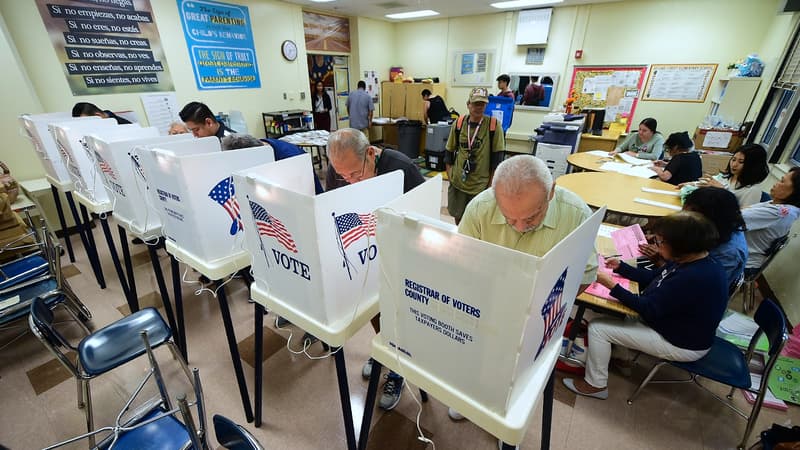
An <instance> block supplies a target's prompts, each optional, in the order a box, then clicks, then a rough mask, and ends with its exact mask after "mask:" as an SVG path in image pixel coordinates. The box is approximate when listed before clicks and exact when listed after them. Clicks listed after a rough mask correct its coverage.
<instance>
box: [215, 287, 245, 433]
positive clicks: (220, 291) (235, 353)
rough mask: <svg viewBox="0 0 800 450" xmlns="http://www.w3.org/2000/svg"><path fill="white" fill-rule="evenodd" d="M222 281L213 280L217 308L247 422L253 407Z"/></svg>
mask: <svg viewBox="0 0 800 450" xmlns="http://www.w3.org/2000/svg"><path fill="white" fill-rule="evenodd" d="M222 283H223V282H222V281H221V280H215V282H214V284H215V285H216V286H217V300H218V301H219V310H220V313H221V314H222V324H223V325H224V326H225V336H226V337H227V338H228V350H230V353H231V362H233V370H234V372H235V374H236V382H237V384H238V385H239V395H241V397H242V406H243V407H244V415H245V418H246V419H247V421H248V422H252V421H253V409H252V407H251V406H250V394H249V393H248V392H247V380H245V378H244V370H242V359H241V357H240V356H239V347H238V346H237V344H236V332H235V331H234V329H233V321H232V320H231V310H230V308H229V307H228V296H227V295H226V294H225V286H223V285H222Z"/></svg>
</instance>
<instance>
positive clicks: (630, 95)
mask: <svg viewBox="0 0 800 450" xmlns="http://www.w3.org/2000/svg"><path fill="white" fill-rule="evenodd" d="M646 71H647V66H575V68H574V69H573V71H572V82H571V83H570V86H569V89H570V91H572V90H574V91H575V102H574V103H573V106H575V107H578V108H581V109H585V108H605V110H606V122H611V121H613V120H615V118H616V117H617V115H618V114H627V115H628V117H633V113H634V112H635V111H636V104H637V103H638V101H639V92H640V91H641V89H642V84H643V83H644V74H645V72H646ZM630 126H631V121H630V120H628V129H626V131H629V130H630Z"/></svg>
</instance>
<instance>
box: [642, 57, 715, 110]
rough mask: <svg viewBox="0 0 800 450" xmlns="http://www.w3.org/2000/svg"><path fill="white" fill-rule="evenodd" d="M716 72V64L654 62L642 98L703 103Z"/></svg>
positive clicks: (645, 99) (646, 99)
mask: <svg viewBox="0 0 800 450" xmlns="http://www.w3.org/2000/svg"><path fill="white" fill-rule="evenodd" d="M716 72H717V65H716V64H653V65H652V67H651V68H650V75H648V77H647V84H646V85H645V88H644V95H642V100H643V101H658V102H693V103H703V102H705V101H706V95H707V94H708V88H709V86H711V80H713V79H714V74H715V73H716Z"/></svg>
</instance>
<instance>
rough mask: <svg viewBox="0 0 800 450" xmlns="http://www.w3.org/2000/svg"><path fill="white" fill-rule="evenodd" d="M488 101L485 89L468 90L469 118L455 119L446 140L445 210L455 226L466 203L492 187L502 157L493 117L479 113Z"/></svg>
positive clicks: (501, 143) (499, 132)
mask: <svg viewBox="0 0 800 450" xmlns="http://www.w3.org/2000/svg"><path fill="white" fill-rule="evenodd" d="M488 102H489V92H488V91H487V90H486V88H474V89H472V92H470V94H469V100H468V101H467V109H468V110H469V115H467V116H461V117H459V118H458V120H457V121H456V123H455V124H454V125H453V127H452V128H450V137H449V138H448V139H447V146H446V150H447V151H446V152H445V157H444V160H445V163H446V165H447V175H448V177H449V180H450V186H449V187H448V189H447V211H448V212H449V213H450V215H451V216H453V218H454V219H455V220H456V225H458V224H459V223H460V222H461V216H463V215H464V209H465V208H466V207H467V203H469V202H470V200H472V199H473V198H474V197H475V196H476V195H478V194H479V193H481V191H483V190H485V189H486V188H488V187H489V186H490V185H491V184H492V174H493V173H494V169H495V168H496V167H497V165H498V164H500V162H501V161H503V158H504V156H505V150H506V140H505V138H504V137H503V130H502V129H500V130H496V128H498V127H497V120H496V119H495V118H494V117H489V116H486V115H484V114H483V112H484V111H485V110H486V104H487V103H488ZM465 122H466V123H465Z"/></svg>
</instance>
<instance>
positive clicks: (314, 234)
mask: <svg viewBox="0 0 800 450" xmlns="http://www.w3.org/2000/svg"><path fill="white" fill-rule="evenodd" d="M310 165H311V158H310V156H309V155H301V156H296V157H292V158H287V159H284V160H281V161H278V162H276V163H274V164H268V165H264V166H260V167H254V168H252V169H248V170H244V171H241V172H239V173H236V174H234V181H235V183H236V188H237V191H238V192H239V193H241V195H242V196H241V197H240V201H241V202H242V217H243V219H244V222H245V224H244V228H245V237H246V241H247V247H248V249H249V250H250V253H251V255H252V257H253V261H252V268H253V274H254V277H255V280H256V281H255V283H256V286H255V287H254V292H255V291H256V290H257V291H259V292H262V291H263V292H265V296H266V297H268V298H269V299H272V300H274V301H276V302H280V303H281V304H283V305H285V306H286V308H290V309H291V311H292V312H293V313H295V314H296V315H298V316H301V317H303V318H304V320H306V321H308V322H312V323H315V324H318V326H320V327H326V328H327V329H328V330H341V329H343V328H345V327H346V325H347V324H348V323H350V322H351V321H352V320H354V317H355V316H356V312H357V311H363V310H364V308H368V307H370V306H371V307H373V309H374V310H375V312H377V308H376V306H377V293H378V277H379V266H378V259H379V256H380V251H379V246H378V245H376V240H375V231H376V222H375V216H374V214H373V211H374V210H375V209H376V208H378V207H380V206H382V205H385V204H386V203H387V202H389V201H391V200H393V199H397V198H400V197H401V196H403V173H402V172H401V171H395V172H392V173H388V174H385V175H381V176H377V177H373V178H370V179H367V180H364V181H360V182H358V183H355V184H352V185H348V186H344V187H341V188H338V189H335V190H332V191H329V192H325V193H323V194H320V195H316V196H315V195H314V180H313V178H312V172H311V170H309V168H310ZM417 189H419V191H417ZM417 189H415V190H412V191H411V192H409V193H408V194H407V195H409V196H411V195H413V196H414V197H415V198H416V200H417V202H416V207H417V208H423V209H424V211H427V212H428V213H431V214H438V212H439V207H440V205H439V204H440V198H441V178H436V179H435V180H432V181H429V182H428V183H424V184H423V185H421V186H419V187H418V188H417ZM419 192H423V194H419ZM412 193H414V194H418V195H414V194H412ZM254 299H255V300H256V301H262V300H261V299H260V296H257V295H255V294H254ZM369 317H371V315H370V316H369ZM369 317H367V319H368V318H369ZM365 320H366V319H365ZM331 334H335V332H334V331H331ZM323 337H324V336H321V338H323Z"/></svg>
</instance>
